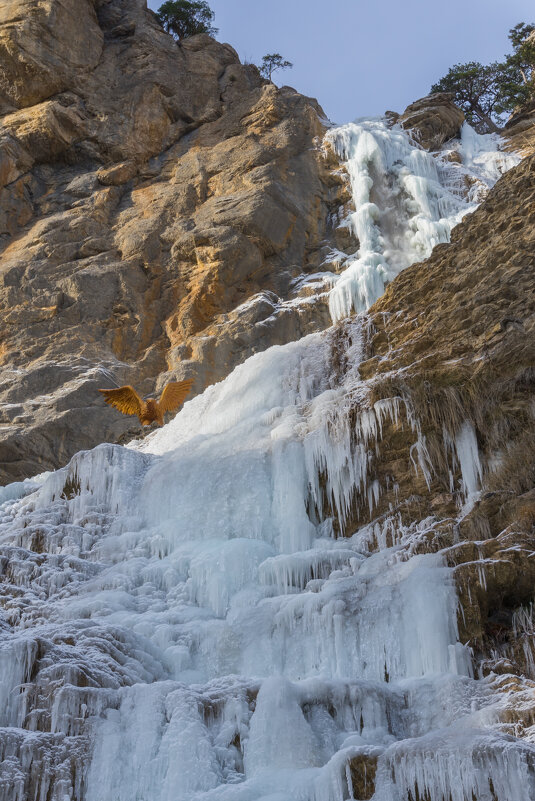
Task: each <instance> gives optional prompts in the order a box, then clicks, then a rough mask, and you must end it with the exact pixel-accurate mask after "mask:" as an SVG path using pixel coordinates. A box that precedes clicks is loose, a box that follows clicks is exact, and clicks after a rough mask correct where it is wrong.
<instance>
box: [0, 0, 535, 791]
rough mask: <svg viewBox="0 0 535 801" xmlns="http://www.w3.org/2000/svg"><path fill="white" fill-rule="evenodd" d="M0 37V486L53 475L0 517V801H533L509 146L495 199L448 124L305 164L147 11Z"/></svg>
mask: <svg viewBox="0 0 535 801" xmlns="http://www.w3.org/2000/svg"><path fill="white" fill-rule="evenodd" d="M0 14H1V15H2V16H1V17H0V22H1V23H2V25H1V28H0V53H1V58H2V64H3V65H5V67H4V71H3V72H2V74H1V75H0V90H1V92H2V99H1V111H2V114H3V116H2V121H1V130H0V136H1V140H0V148H1V149H0V153H1V162H0V176H1V178H2V183H3V188H2V192H1V195H0V209H1V211H2V215H3V216H2V217H1V223H2V234H1V235H2V239H1V241H0V246H1V249H2V251H1V254H0V278H1V281H0V284H1V287H0V288H1V293H2V294H1V295H0V298H1V303H2V304H3V306H2V317H1V322H0V325H1V329H0V336H1V343H0V357H1V359H2V378H1V382H2V383H1V384H0V410H1V414H2V418H1V422H0V449H1V453H2V458H1V462H2V465H1V470H2V471H3V472H2V473H1V474H0V477H1V478H2V479H3V480H4V482H7V481H9V480H12V479H15V478H25V477H27V476H29V475H32V474H34V473H37V472H39V471H41V470H43V469H46V468H54V467H56V466H58V465H61V466H62V467H61V469H60V470H58V471H56V472H55V473H53V474H52V475H50V476H48V477H44V478H41V479H40V480H38V481H37V482H33V483H32V482H26V483H25V484H23V485H19V484H16V485H13V486H11V487H8V488H6V489H3V490H2V494H1V495H0V500H1V501H2V503H0V545H1V554H0V578H1V584H0V607H1V611H2V619H1V621H0V628H1V634H2V643H1V647H0V801H13V799H16V801H42V799H44V798H46V799H47V800H49V801H64V799H66V798H68V799H71V800H72V801H102V799H106V801H131V800H132V799H133V798H135V797H140V798H143V799H150V801H169V799H173V801H175V799H180V801H191V799H192V798H194V797H195V798H199V799H201V798H202V799H208V798H210V799H221V801H228V799H233V800H234V799H243V800H244V801H249V800H250V799H266V801H267V799H269V798H275V797H276V798H280V799H281V801H282V799H293V798H296V797H299V798H303V799H306V801H313V799H314V800H315V801H317V800H318V799H321V801H349V799H353V798H359V799H374V800H375V801H398V800H399V799H401V798H402V799H411V801H413V800H414V801H416V799H426V801H474V799H476V798H477V799H478V801H512V799H513V798H514V801H531V799H532V798H533V797H534V795H535V747H534V746H533V742H534V740H535V703H534V700H533V699H534V697H535V696H534V689H535V645H534V643H535V620H534V618H533V603H534V601H535V591H534V587H535V560H534V554H535V488H534V486H535V438H534V435H533V422H534V402H535V346H534V344H533V343H534V333H535V330H534V329H535V301H534V295H533V276H534V268H535V262H534V253H535V234H534V230H535V228H534V223H535V178H534V176H535V155H530V153H531V152H532V149H533V141H534V140H535V137H534V135H533V131H534V128H533V125H532V122H530V119H531V117H530V114H529V113H528V112H526V116H525V117H523V118H522V119H517V120H516V121H512V124H511V126H510V128H509V129H508V137H509V142H508V145H507V146H508V147H510V148H512V149H514V150H522V153H523V155H525V158H524V159H523V160H522V161H521V162H520V163H519V164H518V165H517V166H516V167H514V168H513V169H510V170H509V171H508V172H506V174H504V175H503V176H502V177H501V178H500V179H499V180H497V179H498V178H499V174H500V171H502V170H501V168H500V169H499V167H500V160H499V159H500V158H501V155H500V154H501V153H502V151H501V150H500V148H501V147H502V143H499V142H498V143H497V142H496V141H495V140H491V141H490V144H489V142H488V141H487V140H485V142H487V145H486V146H487V150H485V149H484V147H483V145H482V144H481V139H478V138H477V137H475V135H472V134H471V133H470V132H469V131H468V133H466V131H465V133H464V134H463V133H462V131H460V129H461V126H462V124H463V116H462V113H461V112H460V111H459V110H458V109H456V108H455V106H454V105H453V104H452V103H451V98H450V97H449V96H447V95H435V96H431V97H427V98H423V99H421V100H419V101H417V102H416V103H414V104H412V105H411V106H409V107H408V109H406V111H405V112H404V113H403V114H402V115H399V116H398V115H397V114H394V113H388V115H387V120H388V123H387V122H384V121H376V120H375V121H370V122H369V123H362V124H361V125H360V126H355V125H353V126H344V127H343V128H342V129H338V134H336V132H335V133H334V134H333V132H332V131H331V133H330V134H328V135H327V137H326V138H324V134H325V131H326V123H325V120H324V119H323V114H322V112H321V109H320V108H319V107H318V105H317V103H316V102H315V101H313V100H310V99H308V98H304V97H302V96H301V95H299V94H297V93H296V92H294V91H293V90H292V89H289V88H288V87H284V88H282V89H277V88H276V87H275V86H273V85H272V84H269V83H266V82H263V81H262V80H261V79H260V77H259V75H258V73H257V71H256V70H255V68H253V67H250V66H243V65H241V64H240V63H239V60H238V58H237V56H236V54H235V52H234V51H233V50H232V48H230V47H229V46H228V45H221V44H218V43H217V42H215V41H213V40H212V39H210V38H209V37H206V36H200V37H194V38H192V39H189V40H186V41H184V42H183V43H181V44H180V45H178V44H176V43H175V42H174V41H172V40H171V38H170V37H168V36H167V35H166V34H165V33H164V32H163V31H162V29H161V28H160V26H159V25H158V24H157V22H156V21H155V19H154V17H153V15H151V14H150V12H148V11H147V10H146V9H145V7H144V3H143V2H134V3H132V2H128V3H127V2H123V0H108V1H107V2H103V1H102V0H95V2H92V1H90V0H87V2H86V0H84V2H80V0H76V2H75V0H42V1H41V2H39V3H37V2H35V0H25V2H23V1H22V0H19V2H13V3H10V4H6V6H5V7H4V9H3V10H2V11H0ZM394 122H397V123H399V125H395V126H394ZM392 126H393V127H392ZM460 132H461V139H459V134H460ZM472 133H473V132H472ZM463 135H464V136H465V137H467V138H465V140H463V139H462V136H463ZM337 137H338V140H337ZM336 141H341V142H342V143H345V145H347V151H348V152H349V150H350V149H351V146H353V145H355V143H357V146H356V150H357V151H358V153H357V156H358V158H357V156H355V159H354V161H353V163H352V162H351V159H349V158H348V160H347V169H346V168H345V167H344V166H343V165H342V164H341V159H342V156H340V157H337V156H336V155H335V149H336V148H335V147H334V144H333V143H335V142H336ZM415 143H416V144H415ZM345 145H344V146H345ZM381 145H382V146H383V150H381ZM478 148H480V149H478ZM492 148H494V151H493V150H492ZM337 152H339V151H337ZM385 154H386V156H385ZM387 157H388V158H387ZM508 158H510V157H508ZM359 159H360V161H359ZM388 159H389V160H388ZM511 163H512V162H511ZM489 165H490V166H489ZM496 165H497V166H496ZM502 166H503V171H504V170H506V169H507V168H508V167H509V166H510V163H509V162H507V163H505V162H504V163H503V164H502ZM489 174H492V176H491V177H492V180H489V181H488V182H486V179H485V176H487V177H488V175H489ZM496 180H497V183H496V184H495V185H494V187H493V188H489V187H490V186H491V185H492V184H494V182H495V181H496ZM351 190H353V194H352V192H351ZM361 190H362V191H361ZM359 192H360V195H359ZM352 198H355V201H354V202H353V200H352ZM477 203H480V205H479V207H478V208H477V209H476V204H477ZM467 209H472V213H469V214H466V211H467ZM351 213H352V214H351ZM463 215H465V216H464V217H463V219H462V222H460V223H459V224H458V225H456V227H455V228H453V230H451V226H452V225H453V224H455V223H457V222H458V220H459V219H460V218H461V217H462V216H463ZM380 226H382V227H380ZM357 232H358V235H359V240H357V238H356V233H357ZM450 233H451V241H448V240H449V239H450ZM437 242H438V244H437ZM431 250H432V252H431ZM429 253H430V255H429V257H426V256H427V255H428V254H429ZM362 254H363V255H362ZM418 254H420V255H419V259H418ZM416 259H418V260H417V263H413V262H414V261H415V260H416ZM407 264H412V266H408V267H407ZM374 270H375V271H376V272H374ZM338 274H341V277H340V278H338ZM344 276H345V278H344ZM378 277H379V278H380V280H378ZM385 284H387V286H386V291H384V285H385ZM355 286H356V290H355ZM332 287H334V289H332V291H331V288H332ZM363 287H364V289H366V292H368V289H370V292H368V294H366V292H364V291H362V288H363ZM371 290H373V291H371ZM336 291H338V292H339V295H338V300H339V301H340V302H338V303H337V304H336V305H335V307H334V311H336V312H337V314H333V316H334V317H335V318H337V319H338V322H337V323H336V324H335V325H331V318H330V316H329V301H328V296H330V297H331V299H332V297H333V296H334V295H335V293H336ZM383 291H384V294H382V293H383ZM359 293H360V294H359ZM364 295H366V297H367V298H370V297H371V298H379V299H378V300H377V301H376V302H375V303H374V304H373V305H372V306H371V308H367V307H366V306H365V307H364V309H365V310H364V311H361V313H360V314H355V313H354V309H355V308H356V309H357V310H359V309H360V308H361V307H359V306H358V302H359V301H360V299H361V296H362V297H364ZM370 302H371V301H370ZM368 305H369V304H368ZM332 312H333V306H332V304H331V313H332ZM323 329H326V330H323ZM308 334H310V336H307V335H308ZM271 345H281V346H282V347H274V348H270V347H269V346H271ZM235 368H236V369H235ZM170 377H177V378H182V377H192V378H193V379H194V381H195V392H196V393H197V394H198V397H196V398H194V399H193V401H192V403H191V404H188V405H187V406H186V408H184V410H183V411H182V412H181V414H179V415H177V417H176V418H175V419H174V420H173V421H172V422H171V423H170V424H169V425H167V426H166V427H165V428H162V429H160V430H158V432H156V433H152V434H151V435H149V436H148V437H147V438H146V439H145V440H144V441H143V442H141V443H136V444H132V443H131V444H130V445H129V447H128V448H124V447H120V446H118V445H113V444H107V441H111V442H115V441H116V440H117V438H119V437H120V436H121V435H122V434H123V433H124V432H125V431H126V429H128V428H130V426H131V422H130V421H129V420H128V419H126V418H125V419H123V418H121V417H120V416H119V415H118V414H115V413H114V412H113V411H112V410H110V409H109V408H108V407H106V406H105V405H104V403H103V401H102V400H101V399H100V397H98V393H97V392H96V389H97V388H98V387H99V386H110V385H112V384H113V382H114V381H115V382H118V383H123V382H128V383H132V384H134V385H135V386H137V387H138V388H139V389H140V390H142V391H144V392H149V391H153V390H154V389H155V388H156V389H158V388H160V387H161V386H162V385H163V384H164V383H165V381H166V380H168V378H170ZM225 377H226V378H225ZM221 379H225V380H223V381H222V380H221ZM216 382H219V383H217V384H216ZM214 384H215V385H214ZM207 385H214V386H209V387H208V389H207V390H206V391H205V392H203V394H200V393H201V392H202V390H204V388H205V387H206V386H207ZM100 442H102V443H104V444H101V445H100V446H99V447H96V448H92V446H93V445H95V444H97V443H100ZM83 447H87V448H92V449H91V450H89V451H88V452H86V453H78V454H76V455H75V456H74V457H73V458H72V460H71V461H70V462H69V463H68V464H67V462H68V459H69V457H70V456H71V455H72V454H73V453H75V452H76V451H78V450H79V449H80V448H83ZM63 465H65V466H63Z"/></svg>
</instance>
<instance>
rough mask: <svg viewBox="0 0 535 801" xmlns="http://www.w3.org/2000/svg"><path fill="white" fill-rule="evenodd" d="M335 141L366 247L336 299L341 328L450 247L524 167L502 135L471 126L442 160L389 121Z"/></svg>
mask: <svg viewBox="0 0 535 801" xmlns="http://www.w3.org/2000/svg"><path fill="white" fill-rule="evenodd" d="M328 139H329V141H330V142H331V144H332V146H333V147H334V149H335V150H336V152H337V153H338V155H339V156H340V157H341V158H342V159H344V161H345V162H346V166H347V170H348V173H349V178H350V181H351V188H352V192H353V200H354V205H355V209H356V211H355V212H354V213H353V214H352V215H351V217H350V220H349V224H350V225H351V227H352V228H353V231H354V233H355V235H356V237H357V239H358V241H359V250H358V252H357V253H356V255H355V256H350V257H348V258H347V259H346V260H345V263H344V265H343V266H344V271H343V272H342V274H341V275H340V277H339V278H338V280H337V282H336V284H335V286H334V288H333V290H332V291H331V296H330V301H329V308H330V311H331V316H332V318H333V320H335V321H336V320H339V319H341V318H343V317H347V316H348V315H349V314H350V313H351V312H352V311H357V312H361V311H365V310H366V309H368V308H369V307H370V306H371V305H372V304H373V303H374V302H375V301H376V300H377V299H378V298H379V297H380V296H381V295H382V294H383V291H384V288H385V285H386V284H387V283H389V282H390V281H392V279H393V278H395V277H396V275H397V274H398V273H399V272H400V271H401V270H403V269H405V268H406V267H408V266H409V265H411V264H413V263H414V262H417V261H422V260H423V259H426V258H427V257H428V256H429V255H430V254H431V251H432V249H433V248H434V246H435V245H438V244H439V243H441V242H449V238H450V233H451V230H452V228H453V226H454V225H456V224H457V223H458V222H459V221H460V220H461V219H462V217H463V216H464V215H465V214H467V213H468V212H469V211H473V209H474V208H475V206H476V205H477V203H479V202H480V201H481V199H482V198H483V197H484V195H485V193H486V191H487V190H488V188H489V187H491V186H492V185H493V184H494V183H495V182H496V181H497V180H498V178H499V177H500V175H502V174H503V173H504V172H506V170H508V169H510V167H512V166H514V165H515V164H517V163H518V156H517V155H516V154H513V153H506V152H504V151H503V150H500V139H499V137H498V136H497V135H496V134H483V135H482V134H477V133H476V132H475V131H474V130H473V129H472V128H471V127H470V126H469V125H468V124H467V123H465V124H464V125H463V128H462V131H461V138H460V140H459V141H456V142H455V143H454V144H453V146H451V144H450V145H449V150H445V151H444V152H442V153H440V154H438V156H437V155H436V154H435V155H432V154H431V153H428V152H427V151H425V150H423V149H422V148H421V147H419V146H418V145H417V143H415V142H413V141H412V140H411V138H410V136H409V134H408V133H407V132H405V131H403V130H402V129H401V128H400V127H399V126H394V128H393V129H390V128H389V126H388V124H387V122H386V120H384V119H382V118H381V119H375V120H362V121H358V122H353V123H348V124H347V125H343V126H342V127H340V128H335V129H334V130H333V131H331V132H330V133H329V134H328ZM452 153H455V154H456V155H457V158H458V161H457V159H456V160H455V161H452V160H451V155H452ZM467 187H469V189H468V188H467Z"/></svg>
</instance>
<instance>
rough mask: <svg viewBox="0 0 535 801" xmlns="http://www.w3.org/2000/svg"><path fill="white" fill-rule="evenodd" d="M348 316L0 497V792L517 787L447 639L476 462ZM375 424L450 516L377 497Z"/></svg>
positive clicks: (390, 795) (230, 794)
mask: <svg viewBox="0 0 535 801" xmlns="http://www.w3.org/2000/svg"><path fill="white" fill-rule="evenodd" d="M369 125H370V126H372V127H373V126H374V125H375V123H370V124H369ZM374 130H375V129H374ZM381 130H382V129H381ZM387 136H391V138H392V139H391V143H390V145H388V147H390V148H391V149H392V150H393V151H394V150H395V148H396V147H398V144H399V141H400V140H399V138H398V136H401V137H404V139H403V142H404V143H405V144H404V145H403V146H404V147H405V146H407V147H412V145H410V143H408V144H407V142H408V140H407V139H406V134H404V133H403V132H398V131H393V132H390V133H388V134H387V133H386V132H385V141H386V137H387ZM466 137H469V133H465V140H464V141H465V146H466V147H468V146H467V145H466V142H467V141H468V140H467V138H466ZM485 141H487V140H485ZM474 142H475V145H474V147H473V149H472V156H470V158H473V159H475V158H476V146H479V145H478V144H477V143H478V142H479V143H480V144H481V142H480V140H474ZM459 147H460V145H459ZM419 152H422V151H419ZM467 152H468V151H467ZM464 158H468V156H466V155H465V156H464ZM486 158H487V157H486V156H484V159H486ZM493 158H494V157H493ZM378 164H379V162H378ZM377 169H379V167H377ZM380 177H381V176H380ZM383 178H384V175H383V176H382V178H381V180H383ZM385 181H386V179H385ZM393 194H394V195H395V187H394V190H393ZM392 202H394V201H392ZM357 213H358V211H357ZM400 264H401V262H400ZM340 280H343V277H342V278H341V279H340ZM435 305H436V304H435ZM399 317H400V316H399V315H397V316H396V319H398V318H399ZM385 319H388V315H385ZM369 322H370V321H369V320H368V319H367V318H366V317H365V316H360V317H356V318H354V319H352V320H350V321H346V322H345V323H344V325H343V326H337V327H334V328H332V329H329V330H328V331H327V332H325V333H323V334H321V333H318V334H311V335H309V336H307V337H304V338H302V339H300V340H299V341H296V342H292V343H290V344H286V345H284V346H275V347H272V348H269V349H267V350H265V351H264V352H262V353H258V354H256V355H254V356H252V357H251V358H249V359H248V360H247V361H245V362H244V363H243V364H241V365H240V366H238V367H237V368H236V369H235V370H234V371H233V372H232V373H231V374H230V375H229V376H228V377H227V378H226V379H225V380H224V381H222V382H221V383H219V384H216V385H213V386H211V387H209V388H208V389H207V390H205V392H204V393H203V394H202V395H199V396H197V397H196V398H194V399H193V400H191V401H189V402H188V403H186V405H185V406H184V408H183V409H182V410H181V412H180V413H179V414H178V415H177V416H176V418H175V419H174V420H173V421H172V422H171V423H169V424H168V425H167V426H165V427H163V428H162V429H160V430H158V431H157V432H154V433H153V434H151V435H150V436H149V437H148V438H147V439H146V440H145V441H143V442H142V443H139V442H134V443H132V444H131V445H130V446H129V447H128V448H122V447H119V446H113V445H101V446H99V447H98V448H95V449H93V450H90V451H87V452H82V453H79V454H77V455H76V456H75V457H74V458H73V459H72V460H71V462H70V463H69V464H68V465H67V466H66V467H65V468H63V469H62V470H59V471H57V472H55V473H52V474H50V475H45V476H41V477H39V478H38V479H36V480H35V481H33V482H22V483H20V484H18V485H16V486H14V487H12V488H9V489H8V490H6V491H5V492H4V496H3V497H2V499H1V500H2V505H1V506H0V546H1V549H2V550H1V557H0V559H1V561H0V566H1V571H2V578H3V583H2V592H1V597H0V600H1V604H2V630H1V635H2V636H1V640H0V643H1V648H0V669H1V673H0V677H1V678H0V716H1V717H0V726H1V729H0V743H1V753H0V756H1V759H2V762H1V764H0V801H42V799H45V798H46V799H47V801H65V800H66V799H69V801H132V799H138V800H139V801H209V800H213V801H216V800H217V801H295V799H299V800H300V801H349V800H350V799H352V800H353V801H355V799H356V798H357V796H356V793H357V788H360V787H361V786H362V789H363V791H364V792H365V797H366V799H370V798H372V797H373V799H374V801H406V799H407V798H409V797H412V798H414V799H416V798H426V799H429V801H473V798H474V797H476V798H477V799H478V801H511V798H512V797H514V799H515V801H531V799H532V798H533V797H534V795H535V748H534V747H533V746H532V745H531V744H530V742H529V741H528V740H527V739H526V740H522V739H520V738H516V737H513V736H510V734H509V733H508V732H505V731H504V728H503V721H504V716H505V714H506V711H507V710H506V696H507V692H508V690H507V687H505V686H499V687H497V686H496V683H495V678H493V677H488V678H482V677H480V675H479V674H478V673H476V671H474V664H473V659H472V654H471V651H470V648H469V647H468V646H467V645H466V640H465V639H464V638H462V637H461V636H460V631H461V626H464V628H465V629H466V628H467V627H468V626H469V624H470V620H468V621H463V620H462V618H461V616H460V615H459V614H458V611H459V609H458V600H459V599H458V595H457V592H456V570H455V567H454V564H455V563H454V553H457V551H458V548H457V547H456V546H458V545H459V544H460V543H459V536H460V531H462V525H463V524H464V518H466V517H467V516H469V515H470V514H471V513H472V511H473V510H474V508H475V505H476V504H477V503H478V502H479V497H480V488H481V482H482V479H483V477H484V471H485V469H487V470H488V462H487V461H485V459H484V458H483V456H482V454H481V453H480V447H479V444H478V438H477V436H476V430H475V427H474V422H473V420H472V419H471V418H470V417H469V416H468V415H467V416H466V418H465V417H462V416H461V418H460V420H459V422H458V424H456V425H455V426H454V429H453V430H452V431H446V432H445V433H444V434H442V432H441V440H440V447H438V446H435V445H434V446H433V447H431V443H430V440H429V438H428V432H427V429H426V428H425V427H424V422H425V421H424V420H423V418H422V413H421V410H420V409H419V408H418V407H417V405H416V404H415V402H413V400H412V399H411V396H410V395H409V394H404V393H403V392H398V393H394V394H392V395H390V396H385V397H381V398H380V399H377V398H376V397H375V396H374V395H373V388H374V387H373V382H370V381H369V380H366V378H365V373H366V370H368V371H369V370H370V369H371V368H370V364H369V362H370V359H369V356H370V354H369V340H370V339H372V338H373V332H371V329H370V326H369ZM383 324H384V325H386V324H387V323H386V322H383ZM413 328H414V326H413ZM411 330H412V329H411ZM385 358H386V357H385ZM398 358H399V357H398ZM412 361H413V362H415V361H416V359H414V358H413V359H412ZM392 431H394V432H395V436H396V437H397V442H398V446H397V447H398V451H397V453H396V459H397V463H398V464H399V463H404V464H406V465H407V469H408V471H409V472H410V475H411V476H412V477H413V482H414V484H411V487H412V488H414V487H417V488H418V489H420V488H421V495H422V496H423V495H424V494H425V492H426V491H429V492H431V490H434V487H435V485H436V484H437V482H438V479H437V468H436V460H437V454H438V456H440V458H441V459H442V460H443V464H444V465H446V467H445V468H444V475H443V476H440V480H445V481H446V482H447V486H448V487H449V489H450V493H451V495H452V497H453V498H454V504H453V505H454V514H455V516H456V517H454V518H452V519H451V520H450V521H449V524H448V525H449V529H447V528H446V524H447V521H446V522H445V521H444V520H440V519H439V518H437V517H436V516H434V515H433V514H429V515H426V516H425V517H422V515H421V514H420V516H418V514H417V513H414V514H413V513H412V512H411V510H412V509H414V508H415V507H416V508H417V507H418V504H421V506H422V508H425V505H424V500H425V499H424V498H423V497H420V498H419V499H418V498H417V499H416V500H415V499H414V497H413V493H411V494H410V495H409V493H406V494H403V496H402V497H400V498H398V501H399V504H398V506H396V507H395V506H394V501H392V503H391V504H390V505H388V504H387V508H386V511H384V510H383V507H382V506H381V504H384V503H385V498H391V497H393V498H396V496H397V495H398V494H399V493H400V492H401V490H400V487H399V485H398V484H397V482H396V481H394V480H393V479H392V476H393V475H394V472H393V471H389V472H381V471H380V470H379V469H378V465H380V464H381V459H382V457H383V454H384V452H385V451H387V450H388V449H389V448H390V449H391V448H392V442H391V441H390V440H389V441H387V437H390V436H391V432H392ZM403 492H404V490H403ZM389 503H390V502H389ZM411 503H412V504H413V506H410V504H411ZM379 509H381V514H379ZM407 509H408V510H409V512H410V513H411V517H410V520H407V512H406V510H407ZM463 515H464V518H463V517H462V516H463ZM457 518H461V519H460V522H458V521H457ZM342 535H344V536H342ZM448 536H449V537H450V539H448ZM444 541H446V543H447V545H449V546H450V547H448V548H446V549H444V550H443V551H442V552H441V549H442V547H443V542H444ZM463 544H467V545H469V546H473V547H474V548H475V547H476V545H475V544H474V543H470V542H469V543H463ZM468 566H469V567H470V564H469V563H468ZM517 623H518V626H519V627H520V626H522V631H523V632H524V635H525V636H526V637H528V636H529V631H530V630H531V629H530V625H531V623H532V621H531V618H529V619H528V617H527V615H524V617H522V616H520V615H519V616H518V620H517ZM531 628H532V625H531ZM504 710H505V711H504ZM367 766H369V767H370V771H369V773H366V770H367ZM372 768H373V769H372ZM357 779H358V780H357ZM359 792H360V791H359ZM359 801H360V799H359Z"/></svg>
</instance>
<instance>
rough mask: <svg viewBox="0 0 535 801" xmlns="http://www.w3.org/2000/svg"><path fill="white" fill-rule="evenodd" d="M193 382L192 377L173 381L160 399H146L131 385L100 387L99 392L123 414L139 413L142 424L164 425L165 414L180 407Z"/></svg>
mask: <svg viewBox="0 0 535 801" xmlns="http://www.w3.org/2000/svg"><path fill="white" fill-rule="evenodd" d="M192 384H193V380H192V379H191V378H188V379H186V380H185V381H171V382H170V383H169V384H167V386H166V387H165V389H164V391H163V392H162V394H161V396H160V400H159V401H157V400H156V399H155V398H147V400H145V401H144V400H143V399H142V398H140V397H139V395H138V394H137V392H136V390H135V389H134V388H133V387H131V386H126V387H118V388H117V389H99V392H101V393H102V394H103V395H104V400H105V401H106V403H108V404H109V405H110V406H114V407H115V408H116V409H118V410H119V411H120V412H122V413H123V414H137V416H138V417H139V422H140V423H141V425H142V426H150V425H152V423H154V422H157V423H158V424H159V425H161V426H163V422H164V420H163V419H164V415H166V414H167V412H174V411H176V410H177V409H178V407H179V406H180V405H181V404H182V403H183V402H184V400H185V398H186V397H187V395H188V393H189V391H190V389H191V385H192Z"/></svg>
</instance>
